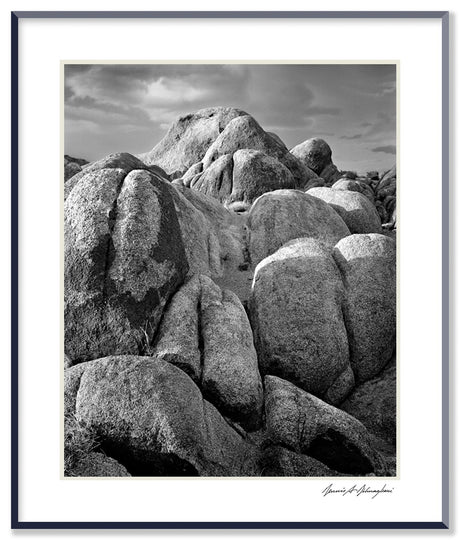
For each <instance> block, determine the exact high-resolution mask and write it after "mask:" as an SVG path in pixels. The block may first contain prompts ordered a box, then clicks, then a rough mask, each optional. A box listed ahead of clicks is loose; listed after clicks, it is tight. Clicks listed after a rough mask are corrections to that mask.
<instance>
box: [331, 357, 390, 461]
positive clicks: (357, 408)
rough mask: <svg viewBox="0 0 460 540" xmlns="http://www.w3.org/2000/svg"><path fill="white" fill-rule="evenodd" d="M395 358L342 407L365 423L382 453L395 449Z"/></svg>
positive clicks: (350, 396)
mask: <svg viewBox="0 0 460 540" xmlns="http://www.w3.org/2000/svg"><path fill="white" fill-rule="evenodd" d="M395 360H396V359H395V358H394V359H393V360H392V361H390V362H389V363H388V364H387V366H386V367H385V369H384V370H383V371H382V372H381V373H380V374H379V375H377V376H376V377H374V378H372V379H370V380H368V381H366V382H364V383H362V384H360V385H359V386H357V387H356V388H355V389H354V390H353V392H352V393H351V394H350V395H349V396H348V398H347V399H346V401H344V403H342V404H341V405H340V408H341V409H342V410H344V411H345V412H347V413H348V414H351V415H352V416H354V417H355V418H357V419H358V420H359V421H360V422H362V423H363V424H364V425H365V426H366V428H367V430H368V432H369V433H370V434H371V435H373V436H374V437H375V438H376V443H375V446H376V447H377V448H379V449H380V451H381V452H382V453H386V454H390V455H394V453H395V451H396V412H397V411H396V361H395Z"/></svg>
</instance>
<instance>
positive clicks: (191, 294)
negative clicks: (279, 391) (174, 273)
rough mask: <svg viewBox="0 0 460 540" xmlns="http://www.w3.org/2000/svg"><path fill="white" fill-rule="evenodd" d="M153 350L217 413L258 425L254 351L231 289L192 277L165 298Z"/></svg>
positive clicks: (258, 393)
mask: <svg viewBox="0 0 460 540" xmlns="http://www.w3.org/2000/svg"><path fill="white" fill-rule="evenodd" d="M153 354H154V355H155V356H156V357H157V358H161V359H162V360H165V361H168V362H171V363H172V364H174V365H176V366H178V367H179V368H181V369H182V370H183V371H185V372H186V373H187V374H188V375H189V376H190V377H191V378H192V379H193V380H194V381H195V382H196V383H197V384H198V386H199V387H200V388H201V390H202V392H203V395H204V397H205V398H206V399H208V400H209V401H210V402H211V403H213V404H214V405H215V406H216V407H217V408H218V409H219V411H220V412H221V413H222V414H224V415H225V416H228V417H229V418H231V419H232V420H233V421H235V422H238V423H240V424H241V425H242V426H243V427H244V428H245V429H246V430H254V429H256V428H258V427H259V426H260V422H261V417H262V405H263V392H262V381H261V378H260V374H259V369H258V365H257V355H256V351H255V349H254V343H253V337H252V331H251V327H250V325H249V321H248V318H247V315H246V312H245V310H244V308H243V306H242V305H241V302H240V301H239V299H238V297H237V296H236V295H235V294H234V293H232V292H231V291H228V290H224V291H222V290H221V289H220V288H219V287H218V286H217V285H216V284H215V283H213V282H212V280H211V279H209V278H207V277H205V276H195V277H194V278H193V279H192V280H190V281H189V282H188V283H187V284H186V285H184V286H183V287H182V288H181V289H180V290H179V291H178V292H177V293H176V295H175V296H174V297H173V299H172V301H171V302H170V305H169V307H168V309H167V310H166V312H165V315H164V317H163V321H162V324H161V326H160V329H159V332H158V337H157V343H156V347H155V349H154V351H153Z"/></svg>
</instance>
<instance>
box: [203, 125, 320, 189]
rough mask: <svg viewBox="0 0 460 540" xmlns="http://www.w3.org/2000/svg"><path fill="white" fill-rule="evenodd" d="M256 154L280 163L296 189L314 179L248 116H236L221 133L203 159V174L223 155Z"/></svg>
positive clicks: (306, 185)
mask: <svg viewBox="0 0 460 540" xmlns="http://www.w3.org/2000/svg"><path fill="white" fill-rule="evenodd" d="M245 149H249V150H259V151H260V152H263V153H264V154H266V155H268V156H271V157H272V158H275V159H277V160H278V161H279V162H281V163H282V164H283V165H284V166H285V167H286V168H287V169H289V170H290V171H291V173H292V176H293V177H294V179H295V182H296V187H297V188H306V187H308V183H309V182H310V180H312V179H314V178H316V177H317V175H316V174H315V173H314V172H313V171H312V170H311V169H309V168H308V167H307V166H306V165H304V164H303V163H301V161H300V160H298V159H297V158H296V157H295V156H293V155H292V154H291V153H290V152H289V151H288V150H287V148H286V146H284V144H281V143H280V142H278V140H277V139H275V138H274V137H272V136H271V135H269V134H268V133H266V132H265V131H264V130H263V129H262V127H261V126H260V125H259V124H258V123H257V121H256V120H255V119H254V118H253V117H252V116H250V115H245V116H240V117H237V118H235V119H234V120H232V121H231V122H229V123H228V124H227V126H226V128H225V129H224V131H223V132H222V133H221V134H220V135H219V137H217V139H216V140H215V141H214V142H213V143H212V145H211V146H210V147H209V148H208V150H207V152H206V154H205V156H204V157H203V160H202V161H203V170H206V169H207V168H208V167H209V166H210V165H211V164H212V163H213V162H214V161H216V160H217V159H218V158H219V157H221V156H224V155H225V154H231V155H233V154H234V153H235V152H236V151H237V150H245Z"/></svg>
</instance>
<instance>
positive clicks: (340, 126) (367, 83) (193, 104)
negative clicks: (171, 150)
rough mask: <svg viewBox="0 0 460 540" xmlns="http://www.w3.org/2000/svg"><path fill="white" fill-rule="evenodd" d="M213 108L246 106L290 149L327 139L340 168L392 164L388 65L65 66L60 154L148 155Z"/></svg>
mask: <svg viewBox="0 0 460 540" xmlns="http://www.w3.org/2000/svg"><path fill="white" fill-rule="evenodd" d="M218 105H223V106H229V107H238V108H240V109H243V110H245V111H246V112H248V113H249V114H251V115H252V116H254V117H255V118H256V120H257V121H258V122H259V123H260V124H261V125H262V127H263V128H264V129H265V130H267V131H273V132H275V133H277V134H278V135H279V136H280V137H281V138H282V139H283V141H284V142H285V143H286V145H287V146H288V148H291V147H293V146H295V145H296V144H298V143H300V142H302V141H304V140H305V139H308V138H310V137H321V138H323V139H325V140H326V141H327V142H328V143H329V144H330V146H331V148H332V159H333V161H334V163H335V164H336V165H337V166H338V167H339V169H343V170H357V171H358V172H364V171H367V170H383V169H388V168H390V167H391V166H392V165H393V164H394V162H395V159H396V156H395V153H396V146H395V145H396V68H395V66H393V65H330V64H329V65H287V64H285V65H241V64H240V65H203V64H201V65H190V64H189V65H172V64H169V65H153V64H127V65H101V64H98V65H67V66H66V67H65V153H66V154H70V155H72V156H74V157H84V158H86V159H88V160H90V161H92V160H96V159H99V158H101V157H104V156H105V155H107V154H109V153H111V152H120V151H125V152H131V153H141V152H146V151H148V150H150V149H151V148H152V147H153V146H155V144H156V143H157V142H158V141H159V140H160V139H161V138H162V137H163V135H164V134H165V133H166V131H167V129H168V127H169V125H170V124H171V122H173V121H174V120H175V119H176V118H177V117H178V116H180V115H182V114H185V113H190V112H193V111H195V110H198V109H201V108H204V107H212V106H218Z"/></svg>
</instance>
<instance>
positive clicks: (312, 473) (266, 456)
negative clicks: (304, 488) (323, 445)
mask: <svg viewBox="0 0 460 540" xmlns="http://www.w3.org/2000/svg"><path fill="white" fill-rule="evenodd" d="M260 469H261V476H308V477H319V476H339V473H338V472H337V471H334V470H332V469H330V468H329V467H327V466H326V465H324V463H321V461H318V460H317V459H315V458H312V457H310V456H307V455H305V454H298V453H296V452H292V451H290V450H288V449H287V448H283V447H282V446H270V447H269V448H267V449H266V450H265V451H264V452H263V454H262V457H261V460H260ZM342 476H343V474H342Z"/></svg>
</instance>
